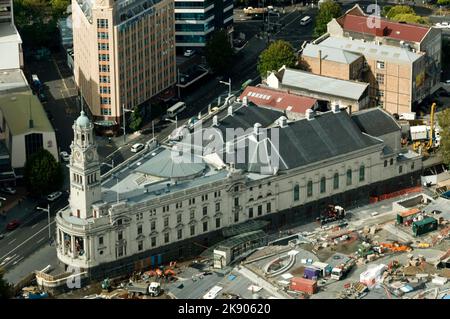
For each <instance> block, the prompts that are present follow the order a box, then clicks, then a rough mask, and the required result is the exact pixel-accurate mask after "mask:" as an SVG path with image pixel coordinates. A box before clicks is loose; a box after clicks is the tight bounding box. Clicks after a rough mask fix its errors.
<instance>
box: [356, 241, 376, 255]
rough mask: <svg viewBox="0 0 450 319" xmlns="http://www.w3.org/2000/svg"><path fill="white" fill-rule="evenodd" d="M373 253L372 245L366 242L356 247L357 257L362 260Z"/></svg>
mask: <svg viewBox="0 0 450 319" xmlns="http://www.w3.org/2000/svg"><path fill="white" fill-rule="evenodd" d="M374 252H375V251H374V249H372V245H371V244H369V243H367V242H363V243H362V244H360V245H359V246H358V257H363V258H364V257H366V256H368V255H372V254H373V253H374Z"/></svg>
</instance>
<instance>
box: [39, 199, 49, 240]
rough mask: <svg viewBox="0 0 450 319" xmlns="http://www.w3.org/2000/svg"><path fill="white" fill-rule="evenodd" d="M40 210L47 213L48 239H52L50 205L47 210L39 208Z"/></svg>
mask: <svg viewBox="0 0 450 319" xmlns="http://www.w3.org/2000/svg"><path fill="white" fill-rule="evenodd" d="M37 209H38V210H42V211H44V212H47V219H48V239H49V240H50V239H52V232H51V230H50V203H49V204H47V208H43V207H37Z"/></svg>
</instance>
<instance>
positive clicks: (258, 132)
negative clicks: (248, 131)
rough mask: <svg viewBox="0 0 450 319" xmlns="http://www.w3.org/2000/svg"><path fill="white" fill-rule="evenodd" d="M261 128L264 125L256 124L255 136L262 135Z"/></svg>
mask: <svg viewBox="0 0 450 319" xmlns="http://www.w3.org/2000/svg"><path fill="white" fill-rule="evenodd" d="M261 127H262V125H261V124H259V123H255V125H253V134H254V135H256V136H258V135H260V134H261Z"/></svg>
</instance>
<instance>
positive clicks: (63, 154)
mask: <svg viewBox="0 0 450 319" xmlns="http://www.w3.org/2000/svg"><path fill="white" fill-rule="evenodd" d="M59 155H60V156H61V158H62V160H63V161H64V162H68V161H70V155H69V153H67V152H66V151H62V152H61V153H59Z"/></svg>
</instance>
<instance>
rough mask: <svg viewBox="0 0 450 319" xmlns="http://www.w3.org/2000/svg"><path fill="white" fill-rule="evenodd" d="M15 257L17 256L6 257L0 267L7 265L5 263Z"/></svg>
mask: <svg viewBox="0 0 450 319" xmlns="http://www.w3.org/2000/svg"><path fill="white" fill-rule="evenodd" d="M16 255H17V254H14V255H12V256H8V257H6V258H5V259H4V260H3V262H2V263H1V264H0V266H3V265H5V264H7V263H8V262H9V261H10V260H12V259H13V258H14V257H15V256H16ZM3 257H5V256H3Z"/></svg>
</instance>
